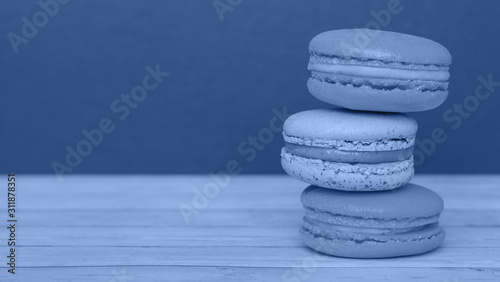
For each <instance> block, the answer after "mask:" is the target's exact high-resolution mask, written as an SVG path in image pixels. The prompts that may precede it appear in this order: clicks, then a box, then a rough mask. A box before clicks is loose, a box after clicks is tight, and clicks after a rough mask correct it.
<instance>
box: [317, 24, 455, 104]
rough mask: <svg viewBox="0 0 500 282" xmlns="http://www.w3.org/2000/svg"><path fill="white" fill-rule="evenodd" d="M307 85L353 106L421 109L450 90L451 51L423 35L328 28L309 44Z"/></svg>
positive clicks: (334, 101) (330, 100)
mask: <svg viewBox="0 0 500 282" xmlns="http://www.w3.org/2000/svg"><path fill="white" fill-rule="evenodd" d="M309 52H310V60H309V66H308V69H309V70H311V78H310V79H309V81H308V83H307V85H308V88H309V92H310V93H311V94H312V95H313V96H315V97H316V98H318V99H320V100H322V101H324V102H327V103H330V104H333V105H337V106H341V107H344V108H348V109H353V110H365V111H381V112H418V111H425V110H430V109H433V108H436V107H437V106H439V105H441V104H442V103H443V102H444V101H445V99H446V97H447V95H448V79H449V76H450V75H449V71H448V70H449V65H450V64H451V55H450V53H449V52H448V50H447V49H446V48H445V47H443V46H442V45H441V44H439V43H436V42H434V41H432V40H429V39H425V38H422V37H418V36H412V35H407V34H402V33H396V32H388V31H381V30H371V29H343V30H333V31H327V32H323V33H321V34H319V35H317V36H316V37H314V38H313V39H312V41H311V43H310V45H309Z"/></svg>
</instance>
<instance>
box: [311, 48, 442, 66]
mask: <svg viewBox="0 0 500 282" xmlns="http://www.w3.org/2000/svg"><path fill="white" fill-rule="evenodd" d="M310 55H311V56H310V57H309V64H327V65H363V66H374V67H387V68H397V69H411V70H444V71H447V70H449V66H448V65H447V64H416V63H407V62H398V61H382V60H376V59H368V58H357V57H342V56H335V55H327V54H321V53H316V52H310Z"/></svg>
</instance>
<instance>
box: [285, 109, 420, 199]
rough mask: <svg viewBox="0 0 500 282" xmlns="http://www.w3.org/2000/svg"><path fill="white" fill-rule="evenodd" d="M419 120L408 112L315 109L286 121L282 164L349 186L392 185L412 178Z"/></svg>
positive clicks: (305, 176) (312, 178) (316, 180)
mask: <svg viewBox="0 0 500 282" xmlns="http://www.w3.org/2000/svg"><path fill="white" fill-rule="evenodd" d="M416 132H417V123H416V121H415V120H414V119H413V118H411V117H409V116H407V115H405V114H393V113H385V114H383V113H370V112H354V111H348V110H345V109H317V110H309V111H304V112H300V113H297V114H294V115H292V116H290V117H289V118H288V119H287V120H286V121H285V124H284V126H283V137H284V139H285V147H284V148H283V149H282V150H281V165H282V166H283V169H284V170H285V171H286V172H287V173H288V174H289V175H291V176H293V177H295V178H297V179H299V180H302V181H304V182H306V183H309V184H313V185H317V186H320V187H325V188H332V189H338V190H346V191H378V190H389V189H394V188H397V187H400V186H403V185H404V184H406V183H408V182H409V181H410V179H411V178H412V177H413V174H414V169H413V156H412V152H413V146H414V143H415V134H416Z"/></svg>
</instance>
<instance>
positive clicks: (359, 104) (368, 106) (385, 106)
mask: <svg viewBox="0 0 500 282" xmlns="http://www.w3.org/2000/svg"><path fill="white" fill-rule="evenodd" d="M307 88H308V89H309V92H310V93H311V94H312V95H313V96H314V97H316V98H317V99H319V100H321V101H323V102H326V103H329V104H332V105H336V106H340V107H343V108H347V109H351V110H360V111H378V112H420V111H427V110H432V109H435V108H437V107H438V106H440V105H441V104H442V103H443V102H444V101H445V100H446V98H447V97H448V91H447V90H435V91H420V90H418V89H397V88H396V89H374V88H372V87H370V86H356V87H354V86H353V85H342V84H339V83H328V82H323V81H320V80H317V79H313V78H309V80H308V81H307Z"/></svg>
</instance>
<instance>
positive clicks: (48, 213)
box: [19, 208, 500, 228]
mask: <svg viewBox="0 0 500 282" xmlns="http://www.w3.org/2000/svg"><path fill="white" fill-rule="evenodd" d="M499 214H500V213H499V211H497V210H481V211H478V210H451V209H446V210H444V212H443V213H442V214H441V219H440V223H441V225H443V226H450V227H451V226H453V227H466V226H470V227H500V216H499ZM19 215H20V218H21V221H22V225H23V226H29V227H48V228H49V227H50V228H55V227H120V226H127V227H134V226H137V227H176V226H178V227H230V226H249V227H251V226H254V227H266V226H270V227H293V226H297V224H299V223H300V221H301V218H302V216H303V215H304V211H303V209H302V208H297V209H294V210H281V209H277V210H253V209H248V210H241V209H238V210H204V211H201V212H200V214H199V215H198V216H194V217H192V221H191V222H190V224H189V226H187V225H186V222H185V221H184V219H183V218H182V216H181V213H180V212H179V210H139V211H130V210H66V211H64V212H62V211H59V210H28V211H25V210H21V211H20V212H19Z"/></svg>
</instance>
